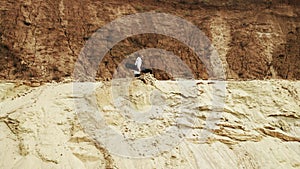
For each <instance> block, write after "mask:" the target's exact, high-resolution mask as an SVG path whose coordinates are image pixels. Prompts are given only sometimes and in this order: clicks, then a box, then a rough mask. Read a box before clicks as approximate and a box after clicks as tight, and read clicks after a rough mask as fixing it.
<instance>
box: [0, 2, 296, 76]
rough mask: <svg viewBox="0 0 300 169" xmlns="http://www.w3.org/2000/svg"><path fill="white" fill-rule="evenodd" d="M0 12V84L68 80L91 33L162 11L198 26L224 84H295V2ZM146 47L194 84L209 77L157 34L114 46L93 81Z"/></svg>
mask: <svg viewBox="0 0 300 169" xmlns="http://www.w3.org/2000/svg"><path fill="white" fill-rule="evenodd" d="M0 6H1V9H0V10H1V13H0V15H1V17H0V19H1V21H0V24H1V26H0V36H1V45H0V51H1V52H0V55H1V57H0V78H1V79H5V80H15V79H17V80H26V81H30V82H34V81H35V82H40V81H42V82H49V81H52V80H54V81H61V80H62V79H64V78H70V77H72V73H73V70H74V64H75V62H76V61H77V58H78V56H79V53H80V51H81V50H82V48H83V47H84V45H85V44H86V42H87V41H88V39H89V38H90V37H91V36H92V34H93V33H94V32H95V31H96V30H98V29H99V28H101V27H102V26H104V25H105V24H108V23H110V22H111V21H113V20H114V19H117V18H120V17H122V16H126V15H130V14H135V13H143V12H156V13H158V12H163V13H168V14H172V15H175V16H178V17H181V18H182V19H185V20H187V21H189V22H191V23H192V24H194V25H196V26H197V27H198V28H199V29H200V30H201V31H203V32H204V33H205V35H206V36H207V37H208V38H209V39H210V40H211V42H212V44H213V45H214V47H215V48H216V49H217V52H218V53H219V56H220V58H221V60H222V62H223V65H224V70H225V71H226V78H228V79H266V78H267V79H270V78H276V79H278V78H279V79H281V78H282V79H299V78H300V70H299V64H300V63H299V61H300V58H299V57H300V56H299V52H300V51H299V44H300V43H299V42H300V41H299V37H300V18H299V13H300V11H299V9H300V8H299V2H298V1H296V0H286V1H279V0H278V1H267V0H266V1H255V0H251V1H214V0H209V1H200V0H199V1H198V0H196V1H191V0H184V1H178V2H173V1H169V0H165V1H151V0H146V1H143V2H140V1H109V2H107V1H81V0H80V1H64V0H55V1H51V2H50V1H21V0H18V1H1V2H0ZM170 22H172V21H170ZM172 24H174V27H180V26H181V25H180V24H179V23H178V24H177V23H172ZM119 29H125V28H122V27H120V28H119ZM108 40H109V39H108ZM146 48H161V49H165V50H167V51H171V52H173V53H174V54H176V55H177V56H179V57H180V58H181V59H182V60H183V61H184V62H185V63H186V64H187V65H188V66H189V67H190V69H191V70H192V72H193V74H194V77H195V78H196V79H207V78H209V77H208V75H207V72H206V68H205V65H203V63H202V61H201V60H200V59H199V58H198V57H197V56H196V55H195V53H194V51H193V49H190V48H189V47H187V46H186V45H184V44H183V43H182V42H180V41H178V40H177V39H173V38H170V37H168V36H163V35H158V34H141V35H136V36H131V37H128V38H126V39H124V40H122V41H121V42H119V43H118V44H117V45H115V46H114V47H113V48H112V49H111V50H109V52H108V53H106V56H105V57H104V59H103V61H102V62H101V64H99V65H98V73H97V78H99V79H102V80H108V79H111V78H112V76H113V73H114V71H115V69H116V68H117V67H118V65H119V63H120V62H121V61H122V60H123V59H124V58H126V57H127V56H128V55H129V54H131V53H133V52H135V51H138V50H140V49H146ZM167 63H168V64H169V66H170V67H171V68H176V66H177V64H176V63H173V62H172V61H168V60H167V61H165V62H161V63H159V64H162V65H164V64H167ZM165 71H166V70H158V71H155V72H154V73H155V76H156V78H157V79H168V78H170V77H168V76H166V75H165V74H164V73H165Z"/></svg>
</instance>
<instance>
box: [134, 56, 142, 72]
mask: <svg viewBox="0 0 300 169" xmlns="http://www.w3.org/2000/svg"><path fill="white" fill-rule="evenodd" d="M143 57H144V56H143V55H141V56H138V57H137V58H136V60H135V64H134V65H135V66H136V68H137V70H134V71H133V73H134V77H139V76H140V75H141V71H142V63H143V60H142V58H143Z"/></svg>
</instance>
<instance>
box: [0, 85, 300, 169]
mask: <svg viewBox="0 0 300 169" xmlns="http://www.w3.org/2000/svg"><path fill="white" fill-rule="evenodd" d="M216 83H217V82H215V83H212V82H209V81H197V83H196V82H186V83H185V82H183V83H182V84H180V85H178V84H179V83H176V82H174V81H173V82H172V81H153V82H152V83H149V84H144V83H143V82H141V81H139V80H135V81H130V82H129V83H124V82H123V81H115V82H113V83H108V82H107V83H102V82H97V83H80V84H75V85H74V84H73V83H65V84H45V85H42V86H40V87H36V88H30V87H27V86H23V85H17V84H14V83H2V84H0V91H1V92H0V99H1V103H0V127H1V130H0V149H1V151H0V158H1V159H2V160H1V162H0V168H299V167H300V160H299V159H300V153H299V152H300V137H299V135H300V121H299V118H300V106H299V105H300V82H299V81H294V82H292V81H281V80H271V81H246V82H236V81H230V82H226V86H225V87H226V92H225V93H224V94H225V98H224V106H223V107H222V105H217V107H215V106H216V104H217V102H214V101H212V100H214V99H220V97H221V96H222V90H221V89H218V90H216V91H217V92H215V96H213V95H214V94H213V92H212V91H213V86H214V85H215V84H216ZM187 85H190V86H189V87H188V86H187ZM190 88H193V90H190ZM89 89H95V90H91V91H89ZM186 89H188V90H186ZM94 91H96V92H94ZM89 92H90V93H89ZM91 93H92V94H91ZM94 94H95V95H94ZM118 99H119V100H118ZM120 100H121V101H120ZM94 103H96V104H95V105H96V106H94V108H95V107H96V109H97V110H98V111H99V112H102V113H100V114H101V115H102V116H101V117H102V120H104V121H100V119H99V118H95V116H97V115H95V116H94V114H93V113H94V112H92V111H93V110H96V109H93V108H91V107H93V106H91V105H93V104H94ZM75 112H77V113H78V116H77V115H76V113H75ZM133 112H134V113H133ZM181 117H184V118H181ZM174 119H176V120H174ZM99 122H102V123H99ZM139 122H140V123H139ZM106 127H109V128H110V129H113V130H112V131H114V132H116V133H119V134H120V135H121V136H124V137H125V138H129V139H128V140H129V142H130V140H131V141H132V140H140V139H143V138H153V137H155V136H157V135H163V136H164V134H165V133H164V131H165V130H169V129H171V128H172V127H173V128H179V129H182V130H181V131H184V133H183V135H182V137H183V139H181V138H179V137H178V138H177V137H176V135H171V136H172V137H167V136H166V135H165V137H162V138H161V140H160V141H161V144H164V143H165V142H169V143H170V145H171V146H169V147H167V148H169V150H170V151H166V150H165V149H164V148H165V147H161V146H160V143H158V144H157V145H155V146H153V147H151V146H150V148H149V147H148V148H147V147H146V148H145V149H143V151H140V150H139V149H137V150H134V151H132V152H131V153H132V156H135V155H136V154H134V153H135V152H142V153H144V154H140V157H141V158H131V157H132V156H130V155H128V154H127V155H126V151H122V150H121V149H122V147H121V146H120V145H122V144H125V143H126V139H125V141H124V140H120V143H119V144H118V143H117V142H114V141H113V140H109V138H110V135H109V134H107V133H105V131H103V129H104V128H106ZM84 131H85V132H84ZM175 131H177V130H175ZM92 138H95V139H96V140H102V141H104V143H103V144H97V141H93V139H92ZM122 141H124V142H122ZM172 141H173V142H175V144H174V145H173V144H172ZM109 142H110V143H112V144H111V145H113V146H111V145H109ZM131 143H135V142H133V141H132V142H131ZM177 143H178V144H177ZM156 148H157V149H156ZM152 150H153V151H152ZM154 150H155V151H154ZM151 153H152V154H151ZM156 153H158V155H157V156H152V155H153V154H155V155H156ZM124 154H125V155H124ZM120 155H123V156H120ZM143 155H144V156H145V157H144V156H143ZM124 156H125V157H124ZM146 156H148V157H146ZM142 157H144V158H142Z"/></svg>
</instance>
